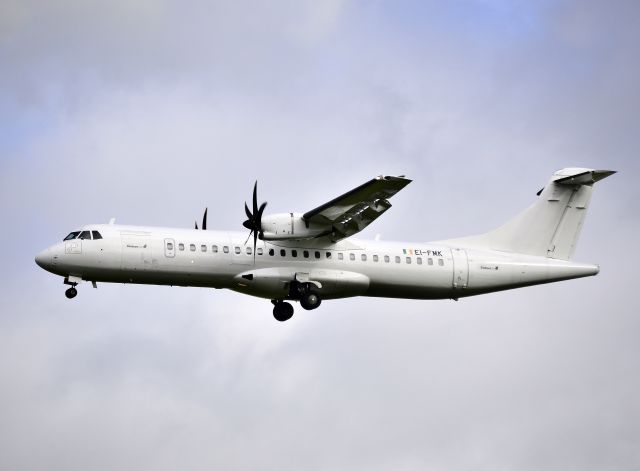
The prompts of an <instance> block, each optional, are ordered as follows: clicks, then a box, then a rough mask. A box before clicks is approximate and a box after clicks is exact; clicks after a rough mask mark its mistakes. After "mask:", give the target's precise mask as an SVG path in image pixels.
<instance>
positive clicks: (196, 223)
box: [195, 221, 198, 230]
mask: <svg viewBox="0 0 640 471" xmlns="http://www.w3.org/2000/svg"><path fill="white" fill-rule="evenodd" d="M195 225H196V230H198V221H196V222H195Z"/></svg>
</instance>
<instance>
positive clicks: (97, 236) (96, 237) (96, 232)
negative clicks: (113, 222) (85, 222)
mask: <svg viewBox="0 0 640 471" xmlns="http://www.w3.org/2000/svg"><path fill="white" fill-rule="evenodd" d="M91 235H93V240H98V239H102V236H101V235H100V233H99V232H98V231H91Z"/></svg>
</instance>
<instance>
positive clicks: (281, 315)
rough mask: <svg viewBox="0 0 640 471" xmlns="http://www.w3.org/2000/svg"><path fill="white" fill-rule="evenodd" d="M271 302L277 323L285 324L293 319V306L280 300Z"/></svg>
mask: <svg viewBox="0 0 640 471" xmlns="http://www.w3.org/2000/svg"><path fill="white" fill-rule="evenodd" d="M271 302H272V303H273V317H275V318H276V320H277V321H280V322H284V321H288V320H289V319H291V316H293V306H292V305H291V304H289V303H286V302H284V301H280V300H274V301H271Z"/></svg>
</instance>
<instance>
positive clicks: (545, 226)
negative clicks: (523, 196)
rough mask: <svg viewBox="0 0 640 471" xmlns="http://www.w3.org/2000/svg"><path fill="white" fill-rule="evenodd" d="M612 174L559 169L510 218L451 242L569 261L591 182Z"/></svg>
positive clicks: (585, 211) (581, 223)
mask: <svg viewBox="0 0 640 471" xmlns="http://www.w3.org/2000/svg"><path fill="white" fill-rule="evenodd" d="M614 173H615V172H614V171H610V170H592V169H586V168H565V169H563V170H559V171H558V172H556V173H555V174H554V175H553V176H552V177H551V180H550V181H549V183H548V184H547V186H545V187H544V188H543V189H542V190H541V191H540V192H539V193H538V195H539V199H538V200H537V201H536V202H535V203H534V204H533V205H531V206H530V207H529V208H527V209H526V210H524V211H523V212H522V213H520V214H519V215H517V216H516V217H515V218H514V219H512V220H511V221H509V222H507V223H506V224H504V225H503V226H501V227H499V228H498V229H495V230H493V231H491V232H488V233H486V234H481V235H478V236H471V237H464V238H461V239H455V243H457V244H460V245H461V246H465V245H466V246H473V247H483V248H489V249H492V250H500V251H504V252H514V253H522V254H528V255H539V256H546V257H550V258H556V259H560V260H569V259H570V258H571V256H572V255H573V252H574V251H575V247H576V244H577V242H578V237H579V236H580V231H581V229H582V225H583V223H584V218H585V215H586V213H587V209H588V207H589V201H590V200H591V193H592V192H593V184H594V183H595V182H597V181H599V180H602V179H603V178H606V177H608V176H609V175H612V174H614ZM449 242H454V241H449Z"/></svg>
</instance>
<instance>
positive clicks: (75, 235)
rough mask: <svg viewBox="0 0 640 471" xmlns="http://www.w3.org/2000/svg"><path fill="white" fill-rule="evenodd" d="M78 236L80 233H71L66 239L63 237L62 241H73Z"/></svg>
mask: <svg viewBox="0 0 640 471" xmlns="http://www.w3.org/2000/svg"><path fill="white" fill-rule="evenodd" d="M78 234H80V231H76V232H72V233H71V234H69V235H68V236H67V237H65V238H64V240H71V239H75V238H76V237H78Z"/></svg>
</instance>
